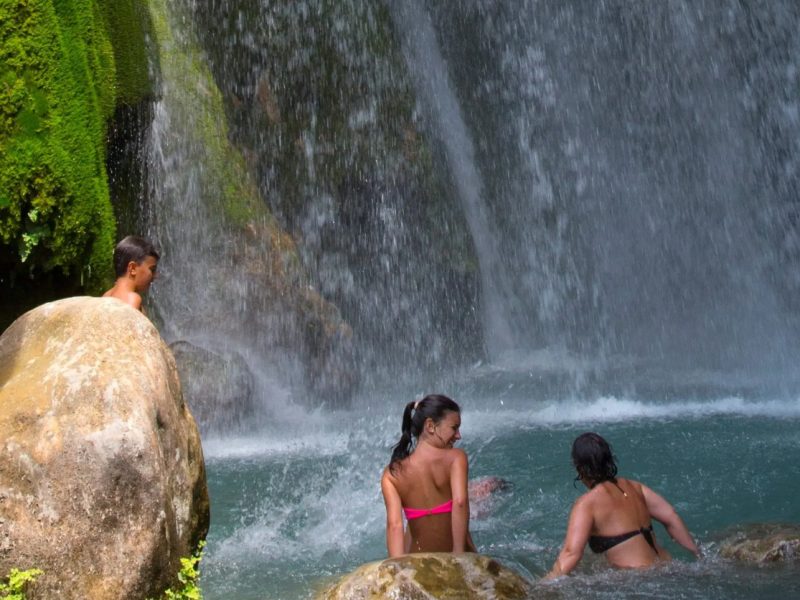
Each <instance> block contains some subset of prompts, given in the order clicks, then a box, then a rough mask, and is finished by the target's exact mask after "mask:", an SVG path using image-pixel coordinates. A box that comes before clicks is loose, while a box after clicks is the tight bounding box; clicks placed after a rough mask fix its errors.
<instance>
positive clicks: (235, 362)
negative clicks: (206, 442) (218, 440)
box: [169, 341, 255, 434]
mask: <svg viewBox="0 0 800 600" xmlns="http://www.w3.org/2000/svg"><path fill="white" fill-rule="evenodd" d="M169 348H170V350H172V354H173V355H174V356H175V362H176V364H177V365H178V372H179V373H180V377H181V383H182V385H183V395H184V398H185V400H186V402H187V403H188V404H189V407H190V408H191V410H192V414H193V415H194V417H195V419H196V420H197V423H198V425H199V426H200V428H201V430H202V431H203V433H204V434H206V433H211V432H215V433H219V432H227V431H232V430H238V429H240V428H241V427H242V426H243V424H245V423H247V422H249V421H251V420H252V417H253V414H254V413H255V409H254V407H253V375H252V373H251V372H250V369H249V368H248V367H247V363H246V362H245V360H244V358H242V356H241V355H239V354H237V353H235V352H213V351H211V350H207V349H205V348H201V347H200V346H196V345H195V344H191V343H189V342H184V341H180V342H173V343H172V344H170V346H169Z"/></svg>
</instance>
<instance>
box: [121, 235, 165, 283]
mask: <svg viewBox="0 0 800 600" xmlns="http://www.w3.org/2000/svg"><path fill="white" fill-rule="evenodd" d="M148 256H152V257H153V258H155V259H156V260H158V259H159V258H160V257H159V255H158V252H157V251H156V248H155V246H153V244H151V243H150V242H149V241H147V240H146V239H144V238H142V237H139V236H138V235H129V236H127V237H124V238H122V240H121V241H120V243H119V244H117V247H116V248H114V273H116V276H117V277H122V276H123V275H125V273H127V272H128V263H130V262H131V261H133V262H135V263H136V264H137V265H138V264H141V262H142V261H143V260H144V259H145V258H147V257H148Z"/></svg>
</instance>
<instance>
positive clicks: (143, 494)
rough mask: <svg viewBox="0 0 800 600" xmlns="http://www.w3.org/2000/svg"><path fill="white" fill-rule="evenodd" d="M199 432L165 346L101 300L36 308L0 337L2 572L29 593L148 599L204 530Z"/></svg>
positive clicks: (129, 313)
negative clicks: (14, 571)
mask: <svg viewBox="0 0 800 600" xmlns="http://www.w3.org/2000/svg"><path fill="white" fill-rule="evenodd" d="M208 523H209V505H208V490H207V488H206V476H205V467H204V463H203V453H202V449H201V446H200V438H199V434H198V431H197V427H196V425H195V422H194V419H193V418H192V415H191V414H190V413H189V411H188V409H187V407H186V405H185V404H184V402H183V398H182V395H181V388H180V384H179V381H178V374H177V370H176V368H175V361H174V359H173V357H172V354H171V353H170V351H169V350H168V349H167V347H166V346H165V345H164V342H163V341H162V340H161V337H160V336H159V334H158V331H157V330H156V328H155V327H154V326H153V325H152V323H151V322H150V321H149V320H148V319H147V317H145V316H144V315H142V314H141V313H139V312H138V311H136V310H134V309H132V308H130V307H129V306H127V305H125V304H123V303H122V302H119V301H117V300H114V299H110V298H68V299H65V300H59V301H57V302H52V303H49V304H45V305H43V306H40V307H38V308H36V309H34V310H32V311H30V312H28V313H26V314H25V315H23V316H22V317H20V318H19V319H17V320H16V321H15V322H14V323H13V324H12V325H11V327H9V328H8V329H7V330H6V331H5V333H4V334H3V335H2V337H0V573H7V572H8V571H9V570H10V569H11V568H12V567H17V568H21V569H27V568H32V567H36V568H39V569H41V570H43V571H44V574H43V575H42V576H41V577H40V578H39V580H38V581H37V582H36V584H35V586H34V588H33V590H32V592H31V593H30V594H29V598H63V599H73V598H74V599H78V598H80V599H87V598H88V599H98V600H105V599H108V600H111V599H114V600H117V599H119V598H134V599H135V598H145V597H157V596H158V595H160V592H161V591H163V590H164V589H165V588H166V587H168V586H169V585H172V584H174V583H176V575H177V573H178V571H179V569H180V558H181V557H182V556H187V555H189V554H190V553H191V552H192V550H193V549H194V548H195V545H196V544H197V542H198V541H199V540H200V539H201V538H202V537H205V534H206V532H207V530H208Z"/></svg>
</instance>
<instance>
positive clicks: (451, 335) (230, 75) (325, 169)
mask: <svg viewBox="0 0 800 600" xmlns="http://www.w3.org/2000/svg"><path fill="white" fill-rule="evenodd" d="M153 7H157V8H158V10H159V11H160V12H159V14H161V15H173V20H172V21H169V22H168V21H166V20H164V19H163V18H162V19H159V18H154V22H155V23H156V29H157V31H156V37H157V44H158V45H159V48H160V51H159V55H160V60H159V61H158V62H159V63H160V64H159V72H160V78H161V86H162V87H161V95H160V97H159V101H158V102H157V103H156V105H155V107H154V115H155V117H154V120H153V124H152V128H151V130H152V135H151V145H150V153H151V154H150V158H149V160H150V177H151V180H150V181H151V192H150V198H149V204H148V205H149V206H150V207H151V209H152V210H151V211H150V213H149V215H148V217H147V219H148V226H149V231H150V233H151V235H152V236H153V237H154V238H156V241H157V242H159V243H160V244H161V245H162V246H163V247H164V248H165V252H164V255H165V256H164V261H163V266H164V270H165V271H166V273H165V276H164V278H163V280H162V281H160V282H158V286H157V287H154V289H153V308H154V310H155V311H156V313H157V317H158V320H159V321H160V322H161V327H162V331H164V332H165V335H166V336H168V337H169V338H171V340H184V341H186V342H188V343H190V344H191V345H192V346H194V347H197V348H199V350H195V351H194V352H195V356H197V355H198V354H200V355H201V358H202V357H203V356H205V354H202V353H203V352H211V353H213V354H215V355H216V356H217V359H216V360H217V361H219V362H221V363H222V365H223V368H221V369H216V370H210V371H209V372H208V373H206V375H207V376H209V377H208V378H207V379H199V381H201V383H202V385H201V386H200V388H201V389H203V388H208V387H209V386H212V387H213V385H215V384H214V381H217V384H218V383H219V382H220V381H221V382H222V384H221V385H218V386H217V387H216V388H214V389H215V390H216V392H215V393H217V394H218V395H220V396H225V389H226V387H229V388H234V389H239V390H240V392H238V396H245V397H246V398H249V400H247V401H246V402H241V403H240V402H239V400H237V399H236V398H238V396H236V395H235V394H234V396H236V398H233V399H232V396H231V395H230V394H228V396H227V400H226V401H227V402H228V404H227V405H226V404H224V403H223V405H222V406H223V408H224V410H223V411H222V412H223V413H225V414H228V415H229V416H230V415H234V416H235V417H236V418H234V419H232V420H231V421H232V422H231V423H227V426H228V428H227V429H225V428H220V429H217V430H216V431H214V432H213V433H214V435H212V436H207V437H206V439H205V440H204V446H205V451H206V454H207V457H208V459H209V462H208V465H209V480H210V485H211V500H212V512H213V515H212V523H213V524H212V530H211V534H210V544H209V550H208V557H207V559H206V561H207V562H206V564H207V566H206V572H205V574H204V578H205V584H204V587H205V590H206V596H207V597H209V598H211V599H214V598H226V599H230V598H233V599H248V598H263V597H270V598H298V597H308V596H310V595H311V594H312V591H313V589H314V588H315V587H316V586H319V585H321V582H322V581H323V580H325V579H326V578H327V577H328V576H335V575H337V574H339V573H342V572H345V571H348V570H350V569H352V568H354V567H355V566H357V565H358V564H360V563H362V562H366V561H368V560H374V559H377V558H380V557H382V556H383V555H384V548H383V539H382V537H383V529H382V528H383V512H382V511H383V508H382V504H381V499H380V492H379V487H378V479H379V477H380V472H381V468H382V466H383V465H384V464H385V463H386V461H387V459H388V453H389V447H390V446H391V445H392V443H393V442H394V441H396V437H397V435H398V431H397V430H398V429H399V425H400V412H401V407H402V405H403V403H404V402H406V401H408V399H410V398H411V397H413V396H414V395H417V394H419V393H420V392H427V391H443V392H445V393H448V394H450V395H452V396H453V397H454V398H455V399H456V400H458V401H459V402H460V403H461V404H462V406H463V408H464V415H463V423H464V424H463V435H464V447H465V449H466V451H467V453H468V455H469V456H470V460H471V467H470V468H471V475H473V476H480V475H495V476H501V477H504V478H506V479H509V480H511V481H512V482H513V483H514V487H513V489H512V491H511V492H508V493H507V494H506V495H504V496H498V497H497V498H495V499H493V500H492V501H491V502H490V503H489V505H485V506H482V507H481V510H482V511H483V513H482V515H481V516H479V517H476V519H475V520H474V521H473V523H472V528H473V532H474V536H475V538H476V540H477V543H478V546H479V549H480V550H481V551H483V552H485V553H488V554H492V555H494V556H497V557H498V558H500V559H501V560H502V561H503V562H505V563H507V564H510V565H512V566H514V567H516V568H517V569H519V570H520V571H522V572H523V573H525V574H527V575H530V576H532V577H535V576H538V575H540V574H542V573H543V572H544V571H545V570H546V569H547V568H548V567H549V565H550V563H551V562H552V560H553V558H554V557H555V553H556V552H557V548H558V546H559V544H560V543H561V540H562V536H563V532H564V526H565V521H566V516H567V512H568V509H569V506H570V504H571V502H572V500H573V499H574V498H575V497H576V495H577V493H578V492H577V491H576V490H574V489H573V488H572V487H571V486H570V482H571V480H572V476H573V474H572V473H571V472H570V467H569V456H568V451H569V443H570V442H571V440H572V438H573V437H574V436H575V434H577V433H580V432H582V431H584V430H587V429H595V430H599V431H601V433H603V434H604V435H606V436H607V437H608V438H609V440H610V441H611V442H612V443H613V444H614V445H615V450H616V452H617V454H618V456H619V458H620V462H621V472H622V473H623V475H625V476H631V477H634V478H637V479H641V480H643V481H644V482H646V483H648V484H650V485H651V486H653V487H655V488H656V489H657V490H658V491H660V492H662V493H663V494H664V495H665V496H666V497H667V498H668V499H670V500H672V501H674V502H675V503H676V505H677V507H678V509H679V511H680V512H681V514H682V516H683V517H684V519H685V520H686V522H687V523H688V524H689V527H690V528H691V529H692V530H693V531H694V532H695V534H697V535H698V537H700V540H701V542H704V543H705V544H706V545H707V547H708V548H709V550H710V554H711V555H712V558H711V559H707V560H704V561H701V562H699V563H691V564H687V562H679V563H677V564H676V565H673V566H672V567H670V568H669V569H666V570H664V571H663V572H659V573H655V574H647V575H642V574H634V575H630V574H620V573H612V574H609V573H608V572H606V571H604V570H603V569H602V568H600V567H599V565H597V564H595V563H592V564H590V565H589V566H588V567H587V568H585V569H584V570H583V571H582V572H581V573H580V574H579V575H578V576H576V577H574V578H573V579H571V580H570V581H569V582H567V583H564V584H562V588H561V589H562V591H564V593H565V595H567V596H579V595H580V596H583V595H594V596H598V595H608V596H615V597H618V596H620V595H622V596H625V595H629V594H630V595H637V597H653V598H659V597H667V596H670V597H671V596H674V595H677V594H679V593H680V594H684V595H686V594H688V595H689V596H691V597H731V598H738V597H742V598H744V597H754V596H755V597H775V596H786V595H789V594H790V593H791V591H792V590H793V589H794V586H795V585H796V581H797V571H796V569H793V568H791V567H789V568H786V569H776V570H774V571H773V570H769V573H765V572H764V571H761V570H757V569H749V568H742V567H732V566H730V565H728V564H725V563H722V562H720V561H718V560H716V559H714V558H713V555H714V545H713V535H714V532H716V531H718V530H720V529H722V528H724V527H726V526H729V525H732V524H735V523H739V522H743V521H798V520H800V513H798V507H797V503H796V502H795V497H796V495H797V494H798V493H800V489H798V487H797V486H798V484H797V482H798V481H800V478H798V477H791V476H790V477H789V478H788V479H787V477H786V474H787V473H789V474H790V475H800V473H797V467H796V465H795V464H794V463H793V462H792V461H791V456H793V454H796V452H793V451H794V450H796V449H797V448H800V438H798V436H797V433H796V431H797V422H798V419H800V405H799V403H798V400H797V398H798V390H799V389H800V378H798V373H797V368H796V366H795V365H794V364H793V357H794V356H796V354H797V345H798V343H797V340H798V317H797V315H798V308H800V304H798V301H797V298H798V297H800V295H798V293H797V292H798V291H800V270H798V264H800V261H798V259H800V251H798V248H800V243H798V240H800V237H798V232H797V223H798V219H797V214H798V203H797V198H798V194H797V192H798V173H800V171H798V168H797V165H798V164H800V162H798V154H800V142H798V140H800V135H799V134H800V71H798V64H797V63H798V59H797V57H798V56H800V39H798V38H797V36H796V34H795V32H796V30H797V27H798V25H800V9H798V8H797V6H796V5H795V3H792V2H788V1H787V2H779V1H776V2H772V3H764V4H760V5H758V6H750V5H742V4H740V3H738V2H732V1H731V2H717V1H714V2H710V1H709V2H703V1H700V2H696V1H694V2H689V1H688V0H687V1H675V2H670V3H634V2H625V1H622V0H617V1H606V2H597V3H586V2H558V3H556V2H545V1H535V0H521V1H520V2H515V3H500V2H488V1H484V0H464V1H463V2H457V3H455V2H447V3H441V2H439V3H437V2H422V1H421V0H414V1H413V2H403V3H395V2H392V3H389V2H387V3H375V2H367V1H366V0H364V1H361V0H340V1H337V2H330V1H327V0H299V1H294V2H286V1H278V0H262V1H260V2H258V3H253V2H246V1H245V0H211V1H210V2H207V3H202V6H201V3H196V2H191V1H189V0H182V1H181V2H176V3H171V4H170V5H169V6H168V5H167V4H165V3H163V2H159V1H152V2H151V11H152V10H153ZM175 15H180V18H177V17H175ZM176 48H177V49H180V48H183V50H182V51H181V53H180V54H177V55H176V54H174V52H175V50H176ZM181 56H182V57H183V59H181V60H182V62H177V63H175V62H172V63H171V62H170V60H173V61H174V60H177V59H176V57H181ZM187 57H188V58H187ZM213 140H217V142H220V143H222V145H223V146H225V148H223V149H220V148H219V147H215V146H214V143H213ZM220 156H223V157H225V158H222V159H221V160H220ZM220 165H222V166H223V167H224V168H219V166H220ZM231 172H233V173H235V177H233V178H232V179H233V181H235V182H239V183H240V184H242V182H244V184H242V187H240V188H239V189H240V190H243V192H242V193H241V194H239V195H248V194H249V195H248V198H249V200H248V203H249V204H247V206H246V207H244V209H243V208H242V207H241V206H231V205H229V204H226V201H221V200H220V199H221V198H228V197H229V196H225V194H224V190H223V189H221V188H225V187H226V186H227V185H230V184H231V178H230V177H229V174H230V173H231ZM221 179H222V180H223V182H222V183H220V180H221ZM246 190H250V191H249V192H247V194H244V191H246ZM259 206H261V208H262V209H263V211H261V212H260V211H259V208H258V207H259ZM241 214H244V215H245V216H244V217H241V218H239V217H237V215H241ZM253 215H255V217H254V216H253ZM289 237H291V238H292V239H293V240H294V243H296V244H297V247H296V248H297V249H296V252H290V251H289V250H290V249H291V248H292V247H293V246H292V244H290V243H289V242H288V241H286V240H287V239H288V238H289ZM281 240H283V241H281ZM279 241H280V243H278V242H279ZM276 247H279V248H283V249H284V250H285V252H284V253H283V254H281V253H277V254H276V252H275V248H276ZM287 249H288V250H287ZM275 256H279V257H281V259H280V260H277V261H275V260H274V258H275ZM287 265H289V266H291V265H294V267H295V268H296V269H295V270H293V271H290V273H291V274H290V275H288V276H287V275H286V273H287V269H288V267H287ZM279 267H281V268H279ZM283 267H286V268H283ZM284 277H285V279H284ZM282 281H287V282H288V283H287V285H286V288H287V289H291V290H295V291H292V292H286V291H285V290H284V289H283V288H281V287H280V286H278V287H277V288H276V287H275V282H282ZM268 284H271V285H268ZM297 290H306V291H308V290H311V292H308V294H311V295H310V296H309V295H302V294H301V293H300V292H298V291H297ZM284 292H285V293H284ZM326 303H329V304H326ZM298 304H299V305H302V307H305V308H308V307H311V308H314V307H317V308H316V310H317V311H318V314H323V317H320V318H317V319H316V320H313V319H308V320H306V318H305V317H303V314H305V313H304V312H303V311H302V310H301V311H299V312H298V310H297V305H298ZM320 307H323V308H324V310H323V308H320ZM293 311H294V312H293ZM337 311H341V312H340V313H339V312H337ZM312 312H313V311H312ZM339 315H341V316H339ZM349 328H352V335H351V336H349V334H348V331H349ZM331 331H334V333H330V332H331ZM342 340H351V343H352V346H353V348H352V356H350V355H349V354H348V352H346V351H343V350H342V348H343V347H344V346H341V345H339V344H344V341H342ZM484 348H485V349H486V350H487V352H486V353H485V354H484V351H483V349H484ZM180 350H181V348H180V346H177V347H176V353H177V352H179V351H180ZM321 351H326V353H323V354H322V355H320V354H319V352H321ZM342 356H344V357H348V356H350V358H351V359H352V363H350V366H351V367H352V368H353V369H354V370H355V371H357V372H358V373H359V374H360V377H361V381H362V383H361V388H360V389H361V392H360V393H359V394H356V396H355V398H354V399H353V400H352V405H351V406H350V408H349V409H340V410H336V411H328V410H327V409H325V408H322V409H314V410H310V409H306V408H298V407H296V406H295V405H294V404H293V403H292V402H290V401H289V400H290V399H292V398H295V399H296V398H298V397H301V396H305V397H308V396H312V397H314V398H312V399H313V400H317V402H315V403H316V404H320V403H321V402H322V398H323V395H324V394H323V393H322V392H317V391H316V390H319V389H322V387H319V386H318V387H315V385H316V384H313V383H311V384H309V381H312V382H313V381H314V377H315V374H318V373H323V374H324V377H322V378H321V379H322V380H323V381H328V380H329V378H332V379H333V380H339V379H341V378H342V377H344V376H343V375H342V374H343V373H349V372H350V371H349V369H348V368H347V366H348V365H347V361H345V360H344V359H342V358H341V357H342ZM480 358H484V359H487V358H488V359H489V360H484V361H483V362H481V361H479V360H478V359H480ZM201 362H202V361H201ZM212 362H213V359H212ZM203 364H208V361H206V362H204V363H203ZM345 379H346V377H345ZM212 380H214V381H212ZM195 383H196V382H195V381H193V380H190V381H186V380H184V386H187V385H188V386H190V387H191V386H192V385H194V384H195ZM229 384H230V385H229ZM320 385H321V384H320ZM298 389H299V390H301V391H297V390H298ZM377 390H380V391H377ZM195 391H197V390H196V389H195ZM248 402H249V403H250V404H249V405H248V404H247V403H248ZM254 403H255V406H253V404H254ZM299 404H302V403H299ZM190 405H191V398H190ZM245 405H246V406H248V408H246V409H244V408H242V406H245ZM216 418H218V419H219V418H220V417H219V415H217V417H216ZM253 432H255V433H253ZM731 473H734V474H735V475H734V476H731ZM658 536H659V539H661V540H664V539H666V535H665V533H664V532H663V531H662V530H658ZM671 549H673V550H674V547H673V548H671ZM676 555H678V556H679V558H681V559H684V560H685V559H686V557H685V555H681V554H680V552H676ZM743 590H747V592H745V591H743Z"/></svg>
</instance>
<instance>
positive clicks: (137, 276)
mask: <svg viewBox="0 0 800 600" xmlns="http://www.w3.org/2000/svg"><path fill="white" fill-rule="evenodd" d="M157 267H158V259H156V258H155V257H154V256H148V257H146V258H145V259H144V260H143V261H142V262H140V263H138V264H137V263H135V262H133V261H131V262H130V264H129V265H128V273H130V275H131V277H133V287H134V289H135V290H136V291H137V292H138V293H140V294H143V293H144V292H146V291H147V289H148V288H149V287H150V284H151V283H153V279H155V278H156V269H157Z"/></svg>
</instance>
